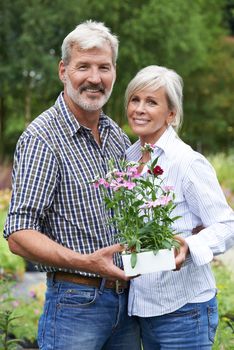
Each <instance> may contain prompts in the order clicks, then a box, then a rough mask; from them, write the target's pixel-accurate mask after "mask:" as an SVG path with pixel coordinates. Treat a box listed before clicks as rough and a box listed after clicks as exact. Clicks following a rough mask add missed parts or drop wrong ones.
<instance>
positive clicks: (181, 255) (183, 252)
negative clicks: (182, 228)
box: [175, 235, 189, 271]
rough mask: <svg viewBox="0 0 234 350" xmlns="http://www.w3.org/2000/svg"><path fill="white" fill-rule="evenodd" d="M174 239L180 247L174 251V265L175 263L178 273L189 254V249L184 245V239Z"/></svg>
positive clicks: (179, 237)
mask: <svg viewBox="0 0 234 350" xmlns="http://www.w3.org/2000/svg"><path fill="white" fill-rule="evenodd" d="M175 239H176V240H177V241H178V242H179V244H180V247H179V248H177V249H175V263H176V268H175V270H176V271H179V270H180V269H181V267H182V265H183V263H184V262H185V260H186V257H187V255H188V253H189V247H188V244H187V243H186V241H185V239H184V238H183V237H181V236H177V235H176V236H175Z"/></svg>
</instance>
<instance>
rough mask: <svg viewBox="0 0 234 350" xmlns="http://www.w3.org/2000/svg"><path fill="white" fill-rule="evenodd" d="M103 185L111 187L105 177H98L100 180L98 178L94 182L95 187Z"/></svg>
mask: <svg viewBox="0 0 234 350" xmlns="http://www.w3.org/2000/svg"><path fill="white" fill-rule="evenodd" d="M101 185H103V186H104V187H106V188H108V187H110V185H109V183H108V182H107V181H106V180H105V179H103V178H101V179H98V180H96V181H95V182H94V187H95V188H98V187H99V186H101Z"/></svg>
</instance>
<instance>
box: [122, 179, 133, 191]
mask: <svg viewBox="0 0 234 350" xmlns="http://www.w3.org/2000/svg"><path fill="white" fill-rule="evenodd" d="M123 186H124V187H126V188H127V189H128V190H132V189H133V188H134V187H135V186H136V184H135V183H134V182H130V181H124V183H123Z"/></svg>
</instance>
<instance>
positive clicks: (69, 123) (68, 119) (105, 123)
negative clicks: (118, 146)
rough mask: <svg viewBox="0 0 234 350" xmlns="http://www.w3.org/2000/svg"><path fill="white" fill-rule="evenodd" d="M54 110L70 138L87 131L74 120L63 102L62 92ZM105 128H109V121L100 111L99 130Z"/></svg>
mask: <svg viewBox="0 0 234 350" xmlns="http://www.w3.org/2000/svg"><path fill="white" fill-rule="evenodd" d="M55 108H56V109H57V110H58V111H59V112H60V113H59V114H60V115H61V117H62V119H63V122H64V125H65V127H66V129H67V131H68V133H69V134H70V135H71V136H73V135H75V134H76V133H77V132H78V131H79V130H82V129H88V128H86V127H84V126H83V125H81V124H80V123H79V122H78V120H77V119H76V118H75V116H74V114H73V113H72V112H71V111H70V109H69V108H68V106H67V104H66V102H65V100H64V97H63V92H61V93H60V95H59V96H58V98H57V100H56V102H55ZM106 127H110V120H109V118H108V117H107V116H106V115H105V114H104V113H103V111H101V113H100V118H99V128H100V129H103V128H106ZM88 130H90V129H88Z"/></svg>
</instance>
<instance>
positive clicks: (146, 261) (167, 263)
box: [122, 249, 176, 276]
mask: <svg viewBox="0 0 234 350" xmlns="http://www.w3.org/2000/svg"><path fill="white" fill-rule="evenodd" d="M122 259H123V265H124V272H125V275H126V276H135V275H139V274H140V275H142V274H144V273H151V272H156V271H169V270H173V269H175V267H176V266H175V257H174V249H171V250H169V249H161V250H159V251H158V252H157V254H156V255H154V253H153V252H152V251H149V252H142V253H137V263H136V266H135V267H134V268H132V267H131V254H124V253H123V254H122Z"/></svg>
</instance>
